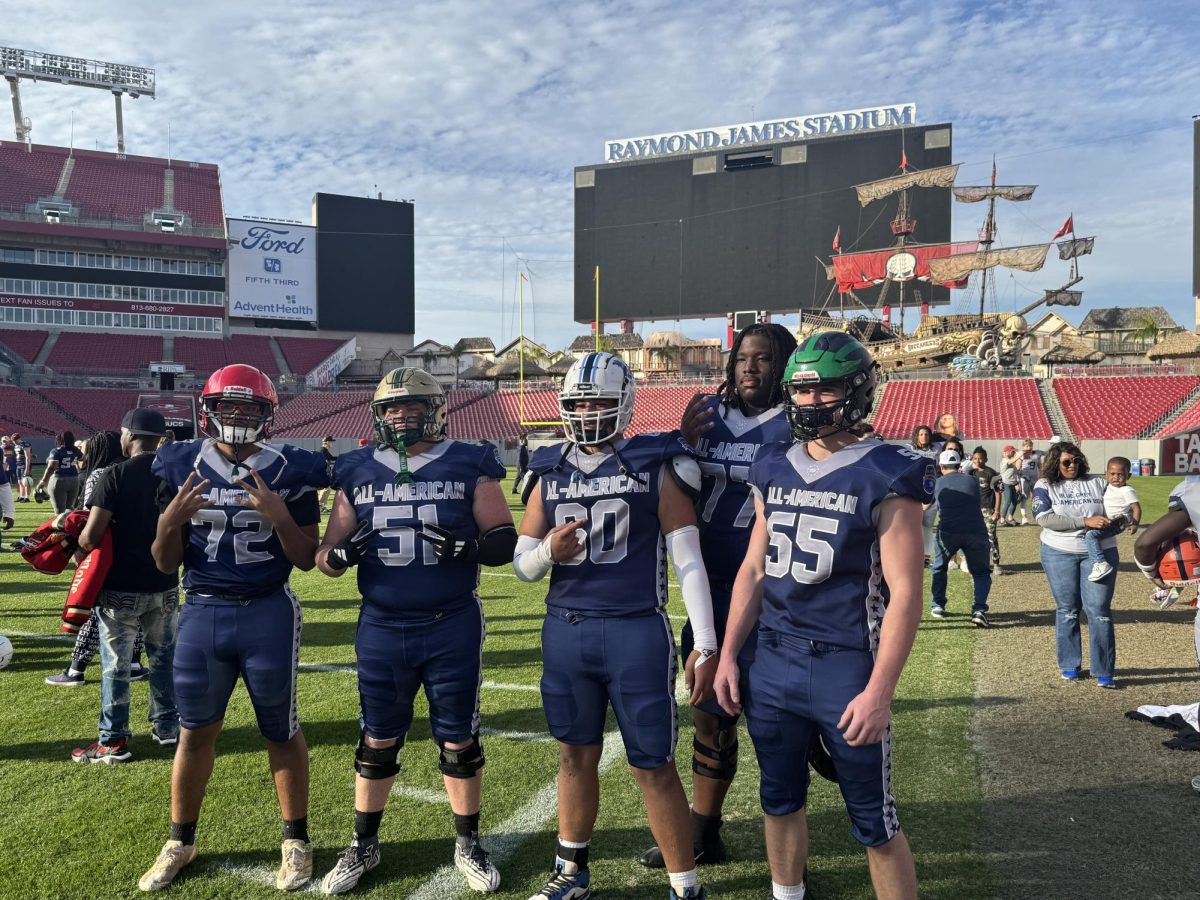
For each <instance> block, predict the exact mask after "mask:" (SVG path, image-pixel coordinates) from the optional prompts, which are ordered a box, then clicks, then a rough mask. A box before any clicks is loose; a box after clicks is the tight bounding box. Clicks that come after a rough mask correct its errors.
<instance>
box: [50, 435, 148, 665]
mask: <svg viewBox="0 0 1200 900" xmlns="http://www.w3.org/2000/svg"><path fill="white" fill-rule="evenodd" d="M84 458H85V460H86V461H87V468H86V469H85V474H84V479H83V500H82V502H81V503H80V506H81V508H83V509H90V508H91V505H92V497H93V496H94V495H95V492H96V485H97V484H99V483H100V479H101V477H102V476H103V475H104V473H105V472H106V471H108V468H109V466H113V465H116V464H117V463H119V462H120V461H121V460H123V459H124V458H125V453H124V451H123V450H122V448H121V435H120V433H119V432H116V431H100V432H97V433H96V434H94V435H92V437H91V440H89V441H88V442H87V452H86V453H85V454H84ZM82 558H83V555H82V554H80V555H78V556H77V557H76V560H77V561H78V560H80V559H82ZM143 646H144V639H143V636H142V628H141V625H140V624H139V625H138V632H137V639H136V640H135V641H134V643H133V663H132V665H131V666H130V668H129V680H130V681H141V680H142V679H143V678H145V677H146V675H147V674H148V673H149V670H148V669H147V668H146V667H145V666H143V665H142V648H143ZM98 649H100V612H99V609H98V607H93V608H92V614H91V616H89V617H88V620H87V621H86V622H84V623H83V627H82V628H80V629H79V633H78V634H76V635H75V647H74V649H73V650H72V651H71V662H70V665H68V666H67V667H66V668H65V669H63V670H62V671H61V672H59V673H58V674H57V675H47V676H46V679H45V681H46V684H52V685H54V686H56V687H78V686H79V685H82V684H83V683H84V677H83V673H84V672H86V671H87V667H88V666H89V665H91V663H92V659H93V658H94V657H95V656H96V651H97V650H98Z"/></svg>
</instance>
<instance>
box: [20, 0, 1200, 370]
mask: <svg viewBox="0 0 1200 900" xmlns="http://www.w3.org/2000/svg"><path fill="white" fill-rule="evenodd" d="M2 41H3V43H4V44H6V45H8V46H15V47H24V48H27V49H33V50H44V51H50V52H56V53H63V54H68V55H77V56H88V57H92V58H98V59H105V60H112V61H115V62H125V63H132V64H137V65H144V66H149V67H152V68H154V69H156V70H157V79H158V98H157V99H156V100H153V101H151V100H147V99H139V100H137V101H133V102H130V101H126V105H125V128H126V148H127V151H128V152H130V153H138V154H145V155H153V156H163V155H166V152H167V131H168V124H169V126H170V132H171V152H172V155H173V156H174V157H176V158H179V159H191V160H198V161H203V162H215V163H217V164H219V165H220V167H221V173H222V184H223V188H224V195H225V205H226V211H227V213H228V214H230V215H234V216H237V215H246V214H249V215H260V216H274V217H281V218H292V219H300V220H303V221H308V220H309V219H310V215H311V208H310V202H311V198H312V195H313V194H314V193H315V192H316V191H318V190H319V191H325V192H333V193H347V194H356V195H374V194H375V192H376V191H380V192H382V193H383V196H384V197H388V198H411V199H414V200H415V202H416V296H417V338H418V340H419V339H423V338H434V339H436V340H439V341H442V342H447V343H449V342H453V341H454V340H455V339H456V338H458V337H461V336H464V335H468V334H469V335H477V334H487V335H489V336H491V337H493V338H494V339H496V340H497V342H498V343H499V342H500V341H501V340H504V339H509V338H511V337H513V336H514V335H515V320H514V317H513V296H514V294H515V290H516V283H517V282H516V277H515V272H516V271H517V270H518V266H520V267H521V268H522V269H524V270H525V271H527V272H528V273H529V275H530V278H531V284H532V304H533V305H532V311H531V310H530V309H528V308H527V310H526V313H527V322H526V331H527V333H528V332H532V333H533V336H535V337H536V338H537V339H539V340H541V341H543V342H544V343H546V344H548V345H550V346H563V345H565V344H566V343H567V342H568V341H569V340H570V338H571V337H572V336H573V335H575V334H578V333H581V332H582V331H583V330H584V329H583V328H581V327H580V326H578V325H576V324H574V323H573V322H572V320H571V308H572V301H571V296H572V274H573V273H572V267H571V263H570V258H571V254H572V250H573V241H572V229H573V222H574V213H573V204H574V190H573V180H572V179H573V176H572V172H573V168H574V167H575V166H578V165H586V164H591V163H600V162H601V161H602V160H603V142H604V140H605V139H606V138H613V137H624V136H628V135H646V134H657V133H660V132H667V131H677V130H685V129H690V128H697V127H705V126H709V125H716V124H725V123H729V124H733V123H739V122H748V121H757V120H765V119H776V118H790V117H794V116H797V115H801V114H806V113H814V112H824V111H828V110H842V109H858V108H862V107H867V106H875V105H882V104H889V103H894V102H900V101H915V102H916V104H917V109H918V113H919V121H920V122H922V123H934V122H952V123H953V124H954V150H955V153H954V155H955V158H956V159H957V160H960V161H961V162H962V169H961V170H960V176H959V181H960V183H980V182H981V181H983V180H985V179H986V178H987V177H988V174H989V173H990V168H991V160H992V156H993V154H994V155H995V156H996V159H997V165H998V168H999V174H1000V177H999V180H1000V181H1001V182H1005V183H1011V184H1022V183H1036V184H1039V185H1041V187H1040V188H1039V191H1038V194H1037V196H1036V197H1035V199H1034V200H1033V201H1032V202H1030V203H1027V204H1019V205H1017V204H1014V205H1010V206H1008V208H1007V209H1005V210H1004V211H1003V216H1004V218H1002V219H1001V220H1000V226H1001V235H1002V239H1003V242H1004V243H1005V244H1016V243H1023V242H1032V241H1038V240H1045V239H1046V238H1047V237H1048V236H1049V234H1051V233H1052V232H1053V231H1054V229H1056V228H1057V227H1058V225H1059V224H1061V222H1062V220H1063V219H1064V218H1065V217H1066V214H1067V213H1068V212H1073V213H1074V216H1075V224H1076V227H1077V232H1078V233H1080V234H1096V235H1098V236H1099V237H1098V240H1097V244H1096V253H1095V255H1094V256H1092V257H1089V258H1087V259H1086V260H1084V273H1085V276H1086V280H1085V281H1084V283H1083V284H1082V285H1081V287H1083V288H1084V289H1085V294H1084V302H1085V306H1084V310H1086V309H1088V308H1095V307H1100V306H1135V305H1162V306H1165V307H1166V308H1167V309H1168V310H1169V311H1170V312H1171V313H1172V315H1174V317H1175V318H1176V320H1177V321H1179V322H1180V323H1181V324H1185V325H1188V326H1194V324H1195V311H1194V301H1193V298H1192V296H1191V264H1192V227H1191V225H1192V203H1191V198H1192V177H1193V173H1192V116H1193V115H1194V114H1200V95H1198V94H1197V85H1200V54H1197V53H1196V49H1195V48H1196V46H1197V45H1198V44H1200V19H1198V18H1197V16H1196V15H1195V7H1194V4H1193V3H1192V2H1190V0H1189V2H1175V0H1168V2H1160V3H1154V4H1149V3H1133V4H1130V3H1116V2H1110V0H1099V2H1088V3H1077V2H1068V3H1061V2H1053V3H1052V2H1020V0H1018V2H1010V3H1007V4H1004V5H1002V6H1001V5H997V4H979V3H974V2H957V3H955V2H951V3H936V4H931V3H928V2H921V3H918V2H910V0H899V2H888V3H858V2H852V0H851V2H838V3H829V2H812V3H806V4H780V3H777V2H758V0H749V2H743V3H738V4H728V3H719V2H711V0H696V2H692V3H689V4H678V3H665V2H644V3H630V2H595V0H583V2H576V3H572V4H553V3H546V2H537V0H514V2H510V3H506V4H496V3H480V2H471V0H441V2H436V3H430V2H411V3H389V2H380V0H377V2H370V0H342V2H340V3H337V4H330V3H325V2H320V3H317V2H295V0H293V2H287V3H273V4H265V3H244V2H236V3H235V2H227V0H208V2H206V3H203V4H187V5H184V4H170V3H167V4H164V3H161V2H155V3H149V2H145V3H143V2H120V0H114V2H111V3H106V4H96V3H93V2H59V3H48V4H13V5H12V6H11V8H10V9H8V10H6V13H5V28H4V35H3V38H2ZM22 97H23V100H24V105H25V114H26V115H27V116H29V117H31V118H32V120H33V126H34V128H33V140H34V142H35V143H39V144H43V143H44V144H59V145H66V144H67V143H68V141H69V140H70V139H71V121H72V113H73V115H74V141H75V145H76V146H78V147H85V148H93V147H96V146H97V145H98V146H99V147H100V148H101V149H113V147H114V142H115V138H114V128H113V121H112V120H113V116H112V100H111V98H110V97H109V96H107V95H105V94H103V93H101V92H99V91H85V90H80V89H67V88H63V87H61V86H59V85H55V84H44V83H38V84H29V83H25V84H24V85H23V86H22ZM884 174H886V173H884ZM977 209H978V208H977V207H975V206H962V205H960V206H958V208H957V209H955V211H954V226H953V227H954V237H956V238H967V237H970V236H971V235H973V234H974V231H975V230H976V228H977V227H978V224H979V222H978V218H979V213H978V212H977ZM1058 275H1059V273H1057V272H1055V273H1054V275H1053V276H1050V277H1048V276H1047V275H1046V274H1044V273H1043V274H1040V275H1039V274H1036V273H1035V274H1033V275H1030V274H1026V273H1015V274H1014V275H1013V276H1009V275H1008V274H1007V273H1004V274H1001V275H998V276H997V286H998V288H999V292H1000V298H1001V299H1000V301H999V302H1000V306H1001V308H1013V307H1014V306H1019V305H1023V304H1024V303H1026V302H1028V300H1029V298H1031V297H1036V296H1039V295H1040V294H1041V290H1042V289H1043V288H1046V287H1052V286H1055V284H1056V282H1055V279H1057V278H1058ZM527 290H528V289H527ZM529 300H530V297H529V296H528V295H527V296H526V301H527V302H529ZM1082 314H1083V312H1082V311H1077V310H1071V311H1069V312H1068V313H1067V317H1068V318H1070V319H1072V320H1073V321H1078V320H1079V319H1080V318H1081V317H1082ZM658 326H665V327H673V326H672V323H657V325H647V326H645V327H644V328H643V329H642V330H643V331H646V330H649V328H652V327H658ZM684 330H685V331H686V332H688V333H689V334H691V335H693V336H697V337H701V336H711V335H716V334H722V333H723V331H724V322H723V320H721V321H717V320H709V321H706V322H703V323H697V322H689V323H684Z"/></svg>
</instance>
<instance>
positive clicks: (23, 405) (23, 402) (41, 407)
mask: <svg viewBox="0 0 1200 900" xmlns="http://www.w3.org/2000/svg"><path fill="white" fill-rule="evenodd" d="M76 430H78V426H77V425H76V424H75V423H74V422H70V421H68V420H67V419H64V418H63V417H62V416H61V415H59V414H58V412H56V411H55V410H53V409H51V408H50V407H49V406H47V405H46V404H45V403H43V402H42V401H41V400H38V399H37V398H36V397H34V396H32V395H31V394H30V393H29V392H28V391H26V390H24V389H23V388H19V387H12V386H9V385H0V434H12V433H13V432H14V431H19V432H20V433H21V434H22V435H23V436H24V437H30V436H46V435H53V434H54V433H55V432H59V431H76Z"/></svg>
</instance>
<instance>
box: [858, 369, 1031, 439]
mask: <svg viewBox="0 0 1200 900" xmlns="http://www.w3.org/2000/svg"><path fill="white" fill-rule="evenodd" d="M880 406H881V408H879V409H877V410H876V411H875V418H874V419H873V424H874V425H875V430H876V432H877V433H878V434H880V435H881V436H883V437H885V438H907V437H910V436H911V435H912V431H913V429H914V428H915V427H916V426H917V425H933V424H935V423H936V421H937V417H938V416H940V415H941V414H942V413H946V412H952V413H954V414H955V415H956V416H957V417H958V425H959V428H960V429H962V432H963V434H966V435H969V436H970V437H971V438H972V439H975V438H978V439H989V438H1011V439H1014V440H1015V439H1018V438H1030V439H1031V440H1035V441H1036V440H1047V439H1049V438H1050V436H1051V434H1053V431H1052V429H1051V427H1050V421H1049V419H1047V418H1046V409H1045V407H1043V406H1042V401H1041V398H1040V397H1039V396H1038V391H1037V383H1036V382H1035V381H1034V380H1033V379H1032V378H988V379H963V380H953V381H950V380H942V381H908V380H901V379H893V380H891V381H889V382H888V386H887V391H886V392H885V394H884V398H883V402H882V403H881V405H880Z"/></svg>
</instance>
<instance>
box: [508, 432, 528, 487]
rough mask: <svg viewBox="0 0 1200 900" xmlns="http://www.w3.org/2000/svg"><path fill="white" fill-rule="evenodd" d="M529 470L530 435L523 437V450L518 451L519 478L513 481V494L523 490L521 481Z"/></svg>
mask: <svg viewBox="0 0 1200 900" xmlns="http://www.w3.org/2000/svg"><path fill="white" fill-rule="evenodd" d="M528 469H529V435H527V434H523V435H521V449H520V450H518V451H517V477H516V478H514V479H513V486H512V493H514V494H515V493H516V492H517V491H519V490H520V489H521V479H523V478H524V477H525V472H526V471H528Z"/></svg>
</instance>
